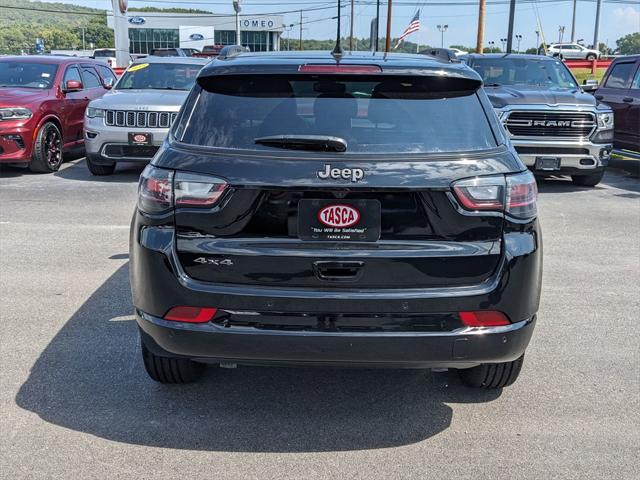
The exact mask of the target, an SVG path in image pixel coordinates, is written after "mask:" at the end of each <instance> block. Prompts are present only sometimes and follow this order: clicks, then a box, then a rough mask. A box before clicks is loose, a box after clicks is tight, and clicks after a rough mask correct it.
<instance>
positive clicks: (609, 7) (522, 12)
mask: <svg viewBox="0 0 640 480" xmlns="http://www.w3.org/2000/svg"><path fill="white" fill-rule="evenodd" d="M45 1H46V0H45ZM57 1H62V2H63V3H72V4H76V5H84V6H89V7H94V8H103V9H108V8H111V2H110V0H57ZM487 1H488V3H489V2H491V1H496V0H487ZM498 1H500V0H498ZM462 2H464V3H470V2H473V0H457V1H452V2H446V1H443V0H432V1H428V0H427V1H419V0H395V1H394V7H393V15H392V36H396V37H397V36H399V35H400V34H401V33H402V31H403V30H404V28H405V27H406V26H407V25H408V23H409V22H410V21H411V18H412V17H413V15H414V14H415V12H416V9H418V8H420V19H421V30H420V31H419V32H417V33H414V34H412V35H411V36H409V37H408V38H407V40H410V41H412V42H417V43H420V44H422V45H431V46H440V43H441V41H442V38H441V33H440V32H439V31H438V29H437V25H438V24H440V25H444V24H446V25H448V29H447V31H446V32H445V34H444V45H445V46H449V45H468V46H475V42H476V30H477V18H478V7H477V2H473V3H475V4H474V5H453V4H452V3H462ZM386 3H387V2H386V1H382V2H381V5H382V6H381V12H382V13H381V15H380V18H381V32H382V31H384V29H383V25H384V24H385V22H386ZM342 4H343V5H344V6H345V7H343V9H342V12H343V17H342V20H343V21H342V32H343V35H345V36H346V35H348V32H349V14H350V7H349V4H350V0H342ZM430 4H431V5H430ZM443 4H445V5H443ZM331 5H333V6H335V7H337V0H333V1H331V0H324V1H322V0H306V1H293V0H242V10H243V12H242V13H244V14H253V13H269V12H281V11H289V10H295V9H300V8H303V9H308V8H317V7H329V6H331ZM536 5H537V10H538V12H539V16H540V21H541V24H542V31H543V32H544V35H545V40H546V42H547V43H551V42H556V41H558V28H559V26H560V25H564V26H565V27H566V29H565V33H564V41H569V40H570V31H571V15H572V7H573V1H572V0H564V1H563V0H558V1H553V0H551V1H550V0H537V3H535V4H534V3H532V2H531V1H528V2H527V1H526V0H520V1H519V2H518V4H517V7H516V14H515V28H514V33H515V34H519V35H522V37H523V38H522V42H521V45H520V49H521V50H525V49H527V48H529V47H533V46H535V44H536V33H535V32H536V30H538V28H537V22H536V15H535V9H536ZM143 6H154V7H159V8H169V7H172V6H175V7H183V8H200V9H203V10H210V11H213V12H215V13H233V6H232V1H231V0H200V1H198V0H176V1H171V0H155V1H145V0H129V7H143ZM375 10H376V7H375V1H374V0H356V4H355V15H354V19H355V21H354V34H355V36H356V37H368V36H369V28H370V27H369V26H370V22H371V20H372V19H373V18H374V17H375ZM601 12H602V13H601V17H600V34H599V39H600V41H601V42H605V43H607V45H609V46H610V47H614V46H615V40H616V39H618V38H620V37H622V36H624V35H627V34H629V33H634V32H639V31H640V0H629V1H624V0H615V1H609V2H607V0H604V1H603V4H602V11H601ZM508 13H509V5H508V1H504V0H502V1H500V4H496V5H487V14H486V22H485V46H486V45H487V43H488V42H489V41H494V42H495V43H496V45H500V39H501V38H504V37H506V36H507V23H508ZM335 15H336V8H331V9H326V10H319V11H310V12H307V13H304V22H309V24H308V25H307V29H306V30H304V31H303V35H304V38H314V39H328V38H333V37H335V28H336V25H335V20H332V19H331V18H330V17H332V16H335ZM299 17H300V14H299V13H288V14H285V15H284V22H285V24H287V25H288V24H292V23H295V24H296V26H295V27H294V28H293V31H292V32H291V37H292V38H297V37H298V35H299V31H298V30H297V28H298V23H299ZM595 17H596V2H595V0H578V2H577V15H576V39H584V43H585V44H591V43H593V36H594V24H595ZM283 36H284V37H286V33H285V34H284V35H283ZM514 47H517V44H516V42H515V41H514Z"/></svg>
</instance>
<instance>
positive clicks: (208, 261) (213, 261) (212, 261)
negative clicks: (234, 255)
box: [193, 257, 233, 267]
mask: <svg viewBox="0 0 640 480" xmlns="http://www.w3.org/2000/svg"><path fill="white" fill-rule="evenodd" d="M193 263H201V264H203V265H215V266H216V267H229V266H231V265H233V261H232V260H230V259H228V258H224V259H222V260H220V259H218V258H206V257H198V258H196V259H195V260H194V261H193Z"/></svg>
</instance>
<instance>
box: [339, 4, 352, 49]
mask: <svg viewBox="0 0 640 480" xmlns="http://www.w3.org/2000/svg"><path fill="white" fill-rule="evenodd" d="M338 14H340V12H339V11H338ZM353 14H354V9H353V0H351V22H350V23H351V32H350V34H349V50H350V51H352V52H353Z"/></svg>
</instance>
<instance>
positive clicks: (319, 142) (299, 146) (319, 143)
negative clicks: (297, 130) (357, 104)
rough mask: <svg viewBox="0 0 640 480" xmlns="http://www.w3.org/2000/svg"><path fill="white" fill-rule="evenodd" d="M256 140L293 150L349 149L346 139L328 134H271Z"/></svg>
mask: <svg viewBox="0 0 640 480" xmlns="http://www.w3.org/2000/svg"><path fill="white" fill-rule="evenodd" d="M254 142H255V143H257V144H259V145H267V146H268V147H276V148H290V149H292V150H319V151H322V152H344V151H345V150H346V149H347V141H346V140H345V139H343V138H340V137H331V136H328V135H271V136H269V137H258V138H256V139H255V140H254Z"/></svg>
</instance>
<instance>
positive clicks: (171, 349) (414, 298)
mask: <svg viewBox="0 0 640 480" xmlns="http://www.w3.org/2000/svg"><path fill="white" fill-rule="evenodd" d="M145 222H148V220H143V219H142V218H141V216H140V214H139V213H136V214H135V216H134V219H133V224H132V229H131V239H130V242H131V243H130V260H131V262H130V275H131V287H132V294H133V303H134V305H135V307H136V312H137V317H138V324H139V325H140V328H141V330H142V332H143V335H142V338H143V341H144V342H145V345H147V347H148V348H149V349H150V350H152V351H156V352H157V353H158V354H160V355H162V354H165V355H178V356H185V357H189V358H195V359H198V360H201V361H210V362H214V363H215V362H220V361H224V362H230V363H250V364H261V363H274V364H277V363H284V364H291V363H294V364H296V363H298V364H306V363H320V364H336V365H338V364H346V365H351V366H356V365H365V366H375V365H380V366H385V365H386V366H396V367H420V368H422V367H452V368H466V367H470V366H474V365H477V364H479V363H491V362H504V361H510V360H513V359H515V358H517V357H519V356H520V355H521V354H522V353H523V352H524V349H525V348H526V346H527V344H528V342H529V339H530V338H531V332H532V330H533V325H534V319H535V315H536V312H537V310H538V305H539V300H540V285H541V277H542V244H541V239H540V232H539V230H538V226H537V222H533V223H532V224H530V225H529V226H527V227H526V228H524V227H523V229H522V230H521V231H514V232H505V234H504V241H503V250H504V251H503V255H502V259H501V261H500V264H499V266H498V268H497V269H496V271H495V273H494V274H493V275H491V277H490V278H488V279H487V280H486V281H484V282H482V283H480V284H477V285H470V286H456V287H446V288H420V289H417V288H412V289H411V288H410V289H407V288H393V285H390V286H389V288H386V289H356V288H351V289H349V288H345V289H337V290H336V289H332V290H328V289H318V288H292V287H287V286H286V285H280V286H277V287H276V286H271V287H264V286H255V285H254V286H251V285H231V284H223V283H213V282H203V281H198V280H195V279H193V278H191V277H189V276H188V275H187V274H186V273H185V272H184V270H183V268H182V266H181V265H180V263H179V262H178V260H177V255H176V253H175V239H174V229H173V227H161V226H158V227H154V226H149V225H145V224H144V223H145ZM179 305H190V306H201V307H216V308H218V309H220V310H227V311H245V312H247V311H248V312H271V313H273V314H276V313H278V314H279V313H282V314H291V313H300V312H307V313H308V314H312V315H334V314H338V315H340V314H349V313H354V314H358V315H361V316H365V317H368V316H369V315H371V317H369V318H375V316H376V315H385V314H389V315H392V316H393V315H407V314H421V315H422V314H450V313H452V312H459V311H476V310H497V311H501V312H504V313H505V314H506V315H507V316H508V317H509V318H510V319H511V321H512V322H513V323H512V325H509V326H507V327H496V328H490V329H488V328H482V329H455V330H451V331H438V332H431V331H430V332H420V331H402V332H397V331H394V332H385V331H383V332H380V331H368V332H362V331H358V332H324V331H305V330H295V331H283V330H277V331H276V330H272V329H259V328H253V327H249V328H247V327H223V326H222V325H220V324H216V323H213V322H211V323H207V324H187V323H180V322H169V321H165V320H163V319H162V317H163V316H164V315H165V314H166V313H167V311H168V310H169V309H170V308H172V307H174V306H179Z"/></svg>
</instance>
